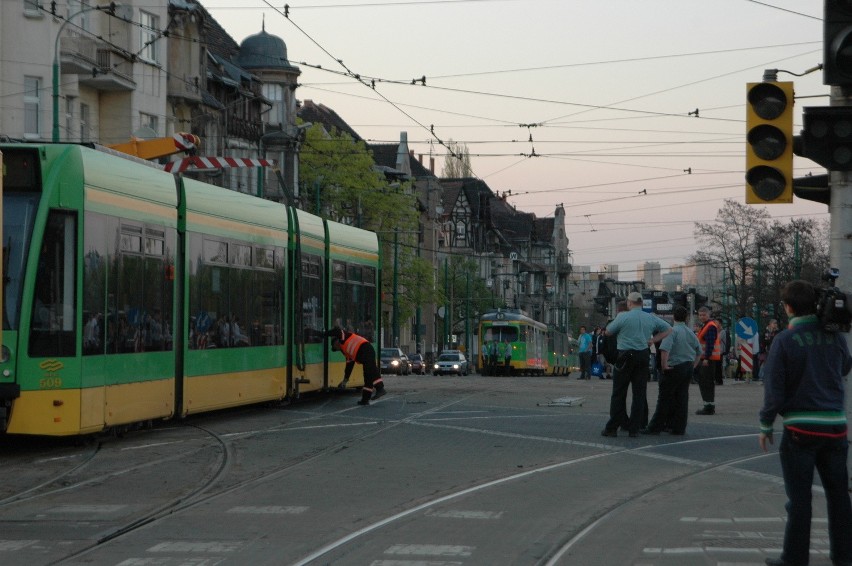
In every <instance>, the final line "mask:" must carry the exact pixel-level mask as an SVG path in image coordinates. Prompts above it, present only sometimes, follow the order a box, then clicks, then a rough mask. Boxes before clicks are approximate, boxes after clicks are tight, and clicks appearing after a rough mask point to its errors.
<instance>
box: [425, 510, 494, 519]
mask: <svg viewBox="0 0 852 566" xmlns="http://www.w3.org/2000/svg"><path fill="white" fill-rule="evenodd" d="M426 516H427V517H440V518H442V519H489V520H490V519H499V518H500V517H502V516H503V511H453V510H448V511H436V510H434V509H429V510H428V511H426Z"/></svg>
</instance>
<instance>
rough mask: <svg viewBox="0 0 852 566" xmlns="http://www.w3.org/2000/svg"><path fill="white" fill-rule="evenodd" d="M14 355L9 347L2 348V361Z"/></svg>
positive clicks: (0, 360) (0, 352) (4, 361)
mask: <svg viewBox="0 0 852 566" xmlns="http://www.w3.org/2000/svg"><path fill="white" fill-rule="evenodd" d="M11 357H12V351H11V350H9V348H8V347H6V346H3V347H2V348H0V363H6V362H8V361H9V359H10V358H11Z"/></svg>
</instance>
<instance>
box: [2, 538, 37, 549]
mask: <svg viewBox="0 0 852 566" xmlns="http://www.w3.org/2000/svg"><path fill="white" fill-rule="evenodd" d="M37 542H38V541H37V540H0V552H14V551H16V550H22V549H24V548H26V547H28V546H32V545H34V544H36V543H37Z"/></svg>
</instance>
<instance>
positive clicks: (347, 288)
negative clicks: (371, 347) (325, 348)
mask: <svg viewBox="0 0 852 566" xmlns="http://www.w3.org/2000/svg"><path fill="white" fill-rule="evenodd" d="M332 269H333V274H334V276H333V281H332V286H331V292H332V303H331V304H332V313H331V316H332V321H333V324H334V325H336V326H340V327H341V328H344V329H346V330H349V331H353V332H355V333H357V334H360V335H362V336H364V337H365V338H367V339H368V340H371V341H372V340H373V338H374V336H373V333H374V330H375V328H374V321H373V313H374V312H375V308H376V270H375V268H373V267H368V266H360V265H354V264H346V263H344V262H340V261H335V262H333V263H332Z"/></svg>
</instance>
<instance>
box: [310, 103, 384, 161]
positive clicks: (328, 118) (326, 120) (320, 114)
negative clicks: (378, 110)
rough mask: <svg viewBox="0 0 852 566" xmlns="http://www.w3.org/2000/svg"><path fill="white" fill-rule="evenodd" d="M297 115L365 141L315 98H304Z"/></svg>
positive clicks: (328, 130)
mask: <svg viewBox="0 0 852 566" xmlns="http://www.w3.org/2000/svg"><path fill="white" fill-rule="evenodd" d="M296 115H297V116H298V117H299V118H301V119H302V120H304V121H305V122H311V123H313V124H320V125H322V127H323V128H325V130H326V131H327V132H331V131H332V130H337V131H338V132H341V133H346V134H349V135H350V136H351V137H352V139H353V140H355V141H364V140H363V139H362V138H361V136H359V135H358V132H356V131H355V130H353V129H352V127H351V126H349V124H347V123H346V121H345V120H343V118H341V117H340V116H339V115H338V114H337V112H335V111H334V110H332V109H331V108H329V107H328V106H325V105H324V104H316V103H315V102H314V101H313V100H304V101H302V106H301V107H300V108H299V110H298V111H297V112H296ZM394 163H396V160H394Z"/></svg>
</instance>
